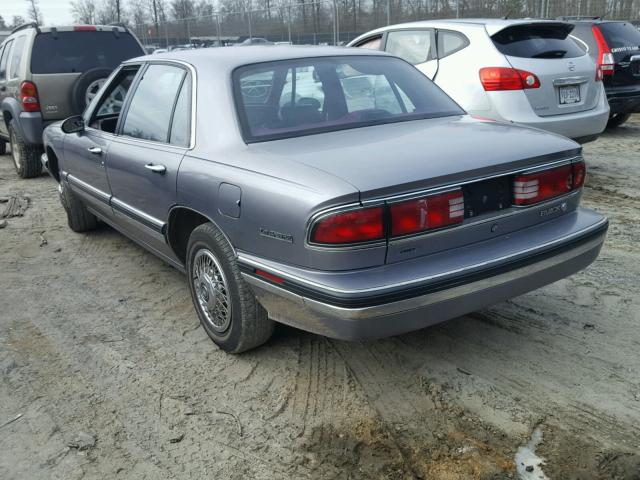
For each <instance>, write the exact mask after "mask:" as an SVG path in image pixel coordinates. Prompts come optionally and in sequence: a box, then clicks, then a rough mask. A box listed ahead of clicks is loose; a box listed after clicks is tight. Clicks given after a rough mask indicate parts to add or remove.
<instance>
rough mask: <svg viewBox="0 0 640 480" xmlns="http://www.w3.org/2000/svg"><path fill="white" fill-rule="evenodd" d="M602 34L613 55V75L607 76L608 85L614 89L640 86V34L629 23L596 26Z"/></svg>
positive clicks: (608, 23)
mask: <svg viewBox="0 0 640 480" xmlns="http://www.w3.org/2000/svg"><path fill="white" fill-rule="evenodd" d="M594 28H597V29H599V30H600V32H601V33H602V36H603V37H604V40H605V42H607V46H608V47H609V50H610V51H611V53H612V54H613V60H614V71H613V75H606V76H605V78H604V80H605V84H606V85H611V86H614V87H625V86H635V85H638V84H640V32H639V31H638V30H637V29H636V28H635V27H634V26H633V25H632V24H630V23H627V22H603V23H600V24H597V25H595V26H594Z"/></svg>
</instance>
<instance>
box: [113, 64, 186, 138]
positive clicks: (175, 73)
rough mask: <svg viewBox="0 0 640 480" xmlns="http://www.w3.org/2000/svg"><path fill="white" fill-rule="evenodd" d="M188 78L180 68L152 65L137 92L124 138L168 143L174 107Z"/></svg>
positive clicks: (133, 99)
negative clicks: (185, 78)
mask: <svg viewBox="0 0 640 480" xmlns="http://www.w3.org/2000/svg"><path fill="white" fill-rule="evenodd" d="M185 75H186V71H185V70H183V69H182V68H179V67H174V66H170V65H150V66H149V68H147V70H146V71H145V72H144V74H143V77H142V79H141V80H140V83H139V84H138V87H137V88H136V90H135V92H133V98H132V99H131V104H130V106H129V109H128V111H127V114H126V115H127V116H126V117H125V119H124V127H123V129H122V134H123V135H128V136H129V137H134V138H140V139H143V140H151V141H154V142H167V141H168V140H169V128H170V125H171V115H172V113H173V107H174V105H175V100H176V97H177V96H178V90H179V88H180V86H181V85H182V80H183V78H184V77H185Z"/></svg>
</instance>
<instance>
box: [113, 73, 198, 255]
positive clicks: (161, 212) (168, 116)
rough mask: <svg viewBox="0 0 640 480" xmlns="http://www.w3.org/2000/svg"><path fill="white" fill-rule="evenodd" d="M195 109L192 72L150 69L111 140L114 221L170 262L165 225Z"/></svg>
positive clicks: (189, 143) (187, 144)
mask: <svg viewBox="0 0 640 480" xmlns="http://www.w3.org/2000/svg"><path fill="white" fill-rule="evenodd" d="M191 105H192V75H191V73H190V72H189V70H187V69H186V68H185V67H183V66H181V65H174V64H166V63H154V64H151V65H149V66H148V68H147V69H146V70H145V71H144V72H142V75H141V78H140V81H139V83H138V85H137V87H136V90H135V92H133V96H132V98H131V103H130V104H129V107H128V108H127V111H126V113H125V118H124V120H123V121H121V126H119V127H118V129H119V134H118V135H117V137H116V138H114V140H113V141H112V142H111V145H110V147H109V157H108V162H107V175H108V178H109V184H110V186H111V192H112V194H113V197H112V199H111V206H112V207H113V211H114V215H115V217H116V219H117V220H118V222H119V223H120V224H121V226H122V227H123V228H125V229H126V230H128V231H129V232H130V233H132V234H133V235H135V236H136V238H137V239H139V240H141V241H142V242H144V243H145V244H147V245H148V246H149V247H151V248H152V249H154V250H155V251H156V252H158V253H160V254H164V255H165V256H168V257H170V258H171V259H174V257H173V254H172V252H171V250H170V249H169V248H168V246H167V244H166V242H165V239H164V227H165V225H166V223H167V220H168V213H169V210H170V209H171V207H172V206H173V205H175V204H176V195H177V194H176V182H177V175H178V168H179V167H180V163H181V162H182V158H183V157H184V154H185V153H186V151H187V150H188V149H189V148H190V147H191V143H192V141H191V121H192V106H191Z"/></svg>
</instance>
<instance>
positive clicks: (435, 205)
mask: <svg viewBox="0 0 640 480" xmlns="http://www.w3.org/2000/svg"><path fill="white" fill-rule="evenodd" d="M390 210H391V236H394V237H396V236H401V235H410V234H412V233H418V232H423V231H425V230H433V229H435V228H442V227H448V226H450V225H455V224H458V223H461V222H462V221H463V220H464V197H463V195H462V190H461V189H457V190H455V191H452V192H445V193H441V194H439V195H431V196H428V197H423V198H418V199H413V200H407V201H405V202H401V203H396V204H393V205H391V208H390Z"/></svg>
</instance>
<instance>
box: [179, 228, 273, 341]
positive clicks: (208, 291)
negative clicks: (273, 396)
mask: <svg viewBox="0 0 640 480" xmlns="http://www.w3.org/2000/svg"><path fill="white" fill-rule="evenodd" d="M187 277H188V278H187V281H188V283H189V290H190V292H191V299H192V300H193V304H194V306H195V309H196V312H197V313H198V318H199V319H200V323H201V324H202V327H203V328H204V330H205V332H207V335H209V337H210V338H211V340H213V341H214V343H215V344H216V345H218V346H219V347H220V348H221V349H222V350H224V351H226V352H230V353H240V352H244V351H246V350H250V349H252V348H255V347H257V346H259V345H262V344H263V343H265V342H266V341H267V340H269V338H270V337H271V335H272V333H273V329H274V322H273V321H272V320H270V319H269V317H268V316H267V311H266V310H265V309H264V308H263V307H262V305H260V304H259V303H258V301H257V300H256V297H255V296H254V295H253V292H252V291H251V289H250V288H249V286H248V285H247V284H246V283H245V281H244V280H243V279H242V275H241V274H240V268H239V267H238V263H237V262H236V257H235V253H234V251H233V249H232V248H231V245H229V242H228V241H227V239H226V238H225V236H224V235H223V234H222V232H221V231H220V230H219V229H218V228H217V227H216V226H215V225H213V224H211V223H205V224H203V225H200V226H199V227H197V228H196V229H195V230H194V231H193V232H192V233H191V236H190V237H189V243H188V245H187Z"/></svg>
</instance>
